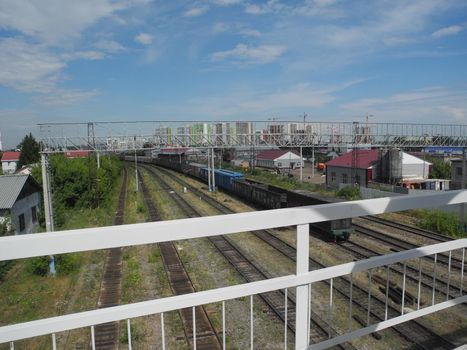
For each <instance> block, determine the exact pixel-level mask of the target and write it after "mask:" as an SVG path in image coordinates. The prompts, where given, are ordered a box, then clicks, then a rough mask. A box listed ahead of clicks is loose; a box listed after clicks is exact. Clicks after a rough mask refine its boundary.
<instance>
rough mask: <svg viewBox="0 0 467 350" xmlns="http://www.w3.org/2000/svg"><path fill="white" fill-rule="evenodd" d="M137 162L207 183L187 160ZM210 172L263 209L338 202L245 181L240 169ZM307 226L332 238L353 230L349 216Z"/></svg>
mask: <svg viewBox="0 0 467 350" xmlns="http://www.w3.org/2000/svg"><path fill="white" fill-rule="evenodd" d="M125 159H126V160H129V161H134V158H133V157H128V159H127V157H126V158H125ZM138 161H140V162H141V163H151V164H156V165H160V166H163V167H165V168H169V169H173V170H175V171H178V172H181V173H184V174H187V175H189V176H191V177H194V178H197V179H200V180H202V181H204V182H208V169H207V168H206V166H205V165H204V164H196V163H189V162H187V161H185V160H182V161H180V160H179V159H177V160H176V161H174V160H173V159H168V158H154V159H152V158H149V157H138ZM214 174H215V179H216V187H218V188H220V189H222V190H225V191H227V192H230V193H232V194H234V195H236V196H238V197H239V198H242V199H244V200H246V201H248V202H251V203H254V204H257V205H259V206H261V207H263V208H266V209H278V208H286V207H297V206H305V205H316V204H326V203H333V202H338V201H339V200H338V199H335V198H331V197H323V196H319V195H316V194H314V193H310V192H308V191H301V190H296V191H289V190H286V189H283V188H280V187H277V186H272V185H268V184H264V183H260V182H256V181H251V180H247V179H245V177H244V176H243V174H242V173H240V172H235V171H230V170H225V169H216V170H215V172H214ZM311 228H312V229H315V230H319V231H322V232H324V233H325V234H330V235H331V237H332V239H334V240H337V239H348V238H349V236H350V235H351V233H352V231H353V229H352V219H351V218H348V219H342V220H331V221H325V222H320V223H316V224H313V225H311Z"/></svg>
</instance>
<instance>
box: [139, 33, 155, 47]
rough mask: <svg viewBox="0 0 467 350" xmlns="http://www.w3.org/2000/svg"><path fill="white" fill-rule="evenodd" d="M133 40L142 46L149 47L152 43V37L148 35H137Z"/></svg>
mask: <svg viewBox="0 0 467 350" xmlns="http://www.w3.org/2000/svg"><path fill="white" fill-rule="evenodd" d="M134 39H135V41H137V42H139V43H140V44H143V45H150V44H152V41H153V37H152V35H150V34H148V33H139V34H138V35H137V36H135V38H134Z"/></svg>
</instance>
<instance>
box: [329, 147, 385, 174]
mask: <svg viewBox="0 0 467 350" xmlns="http://www.w3.org/2000/svg"><path fill="white" fill-rule="evenodd" d="M355 152H357V156H356V164H355V165H356V168H358V169H368V168H371V167H372V166H373V165H374V164H375V162H376V161H377V160H378V150H376V149H370V150H356V151H351V152H348V153H345V154H343V155H342V156H340V157H337V158H335V159H333V160H330V161H329V162H327V163H326V167H328V166H337V167H344V168H351V167H352V159H353V157H354V154H355Z"/></svg>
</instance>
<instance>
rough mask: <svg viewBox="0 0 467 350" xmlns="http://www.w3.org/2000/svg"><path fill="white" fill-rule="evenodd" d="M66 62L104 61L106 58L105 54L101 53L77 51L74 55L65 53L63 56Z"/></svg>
mask: <svg viewBox="0 0 467 350" xmlns="http://www.w3.org/2000/svg"><path fill="white" fill-rule="evenodd" d="M61 57H62V58H63V59H64V60H67V61H72V60H81V59H82V60H89V61H96V60H102V59H104V58H105V54H104V53H103V52H100V51H76V52H73V53H65V54H63V55H61Z"/></svg>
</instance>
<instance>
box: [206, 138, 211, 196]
mask: <svg viewBox="0 0 467 350" xmlns="http://www.w3.org/2000/svg"><path fill="white" fill-rule="evenodd" d="M209 150H210V148H209V147H208V149H207V159H208V188H209V192H211V191H212V188H211V157H210V156H211V153H210V151H209Z"/></svg>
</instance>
